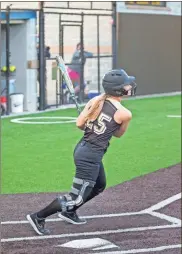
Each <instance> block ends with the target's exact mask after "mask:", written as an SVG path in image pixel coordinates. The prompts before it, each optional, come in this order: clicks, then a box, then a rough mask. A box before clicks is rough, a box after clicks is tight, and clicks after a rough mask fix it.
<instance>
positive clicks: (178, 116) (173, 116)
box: [167, 115, 181, 118]
mask: <svg viewBox="0 0 182 254" xmlns="http://www.w3.org/2000/svg"><path fill="white" fill-rule="evenodd" d="M167 117H169V118H181V115H167Z"/></svg>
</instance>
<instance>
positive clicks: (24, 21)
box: [0, 9, 37, 113]
mask: <svg viewBox="0 0 182 254" xmlns="http://www.w3.org/2000/svg"><path fill="white" fill-rule="evenodd" d="M0 18H1V38H2V39H1V66H7V61H8V60H9V64H13V65H15V66H16V76H15V79H16V82H15V93H23V94H24V111H31V112H35V111H36V104H37V95H36V82H37V70H35V69H28V61H30V60H35V59H36V58H37V52H36V12H35V11H31V10H30V11H29V10H28V11H14V10H10V9H9V12H7V10H6V11H2V12H1V13H0ZM7 56H8V59H7ZM9 56H10V57H9ZM7 75H9V74H7ZM6 78H7V77H6ZM8 78H9V79H11V77H8ZM6 84H7V83H6ZM9 110H10V105H9ZM9 110H8V108H7V111H9ZM7 113H9V112H7Z"/></svg>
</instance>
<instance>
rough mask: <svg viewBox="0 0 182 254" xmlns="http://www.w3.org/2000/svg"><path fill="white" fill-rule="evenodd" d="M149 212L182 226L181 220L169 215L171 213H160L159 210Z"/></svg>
mask: <svg viewBox="0 0 182 254" xmlns="http://www.w3.org/2000/svg"><path fill="white" fill-rule="evenodd" d="M148 214H150V215H151V216H154V217H158V218H160V219H162V220H166V221H169V222H171V223H173V224H177V225H179V226H181V220H180V219H178V218H176V217H173V216H169V215H166V214H163V213H159V212H149V213H148Z"/></svg>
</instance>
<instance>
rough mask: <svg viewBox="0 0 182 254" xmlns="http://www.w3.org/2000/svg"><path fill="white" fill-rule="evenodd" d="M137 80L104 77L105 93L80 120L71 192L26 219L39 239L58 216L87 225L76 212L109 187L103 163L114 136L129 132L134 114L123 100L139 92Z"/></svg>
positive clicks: (118, 74) (114, 74)
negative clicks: (49, 220)
mask: <svg viewBox="0 0 182 254" xmlns="http://www.w3.org/2000/svg"><path fill="white" fill-rule="evenodd" d="M134 81H135V77H132V76H128V75H127V73H126V72H125V71H124V70H123V69H121V70H111V71H109V72H108V73H106V74H105V75H104V77H103V81H102V85H103V88H104V91H105V93H104V94H102V95H99V96H97V97H94V98H93V99H91V100H90V101H89V102H88V103H87V105H86V106H85V108H84V110H83V111H82V112H81V114H80V115H79V117H78V118H77V121H76V125H77V127H78V128H80V129H81V130H84V135H83V137H82V139H81V140H80V142H79V143H78V144H77V145H76V147H75V150H74V163H75V166H76V174H75V177H74V179H73V185H72V188H71V190H70V192H69V193H68V194H66V195H64V196H59V197H57V198H55V199H54V200H53V201H52V203H50V204H49V205H48V206H46V207H45V208H43V209H42V210H40V211H39V212H36V213H33V214H29V215H27V219H28V221H29V222H30V224H31V226H32V227H33V229H34V230H35V231H36V233H37V234H39V235H45V234H49V233H50V231H49V230H48V229H46V228H45V219H46V218H47V217H48V216H50V215H53V214H55V213H59V217H61V218H62V219H63V220H65V221H67V222H70V223H72V224H84V223H86V221H85V220H83V219H81V218H79V217H78V215H77V213H76V210H77V209H78V208H79V207H80V206H82V205H83V204H84V203H86V202H88V201H89V200H91V199H92V198H94V197H95V196H97V195H98V194H99V193H101V192H103V191H104V189H105V187H106V177H105V172H104V166H103V163H102V159H103V156H104V154H105V153H106V151H107V148H108V146H109V141H110V139H111V138H112V136H115V137H117V138H120V137H121V136H122V135H123V134H124V133H125V132H126V130H127V128H128V125H129V123H130V120H131V118H132V114H131V112H130V111H129V110H128V109H126V108H125V107H123V106H122V105H121V103H120V102H121V99H122V97H123V96H128V95H132V94H133V93H134V91H136V83H135V82H134Z"/></svg>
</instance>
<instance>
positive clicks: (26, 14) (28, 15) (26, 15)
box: [0, 11, 36, 20]
mask: <svg viewBox="0 0 182 254" xmlns="http://www.w3.org/2000/svg"><path fill="white" fill-rule="evenodd" d="M0 19H2V20H6V12H1V13H0ZM12 19H16V20H17V19H20V20H22V19H36V11H10V20H12Z"/></svg>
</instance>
